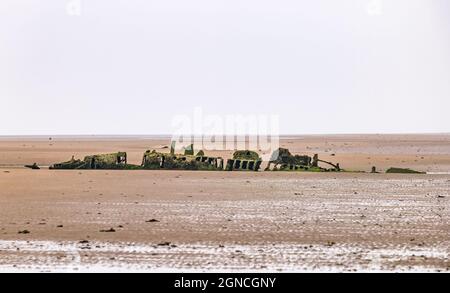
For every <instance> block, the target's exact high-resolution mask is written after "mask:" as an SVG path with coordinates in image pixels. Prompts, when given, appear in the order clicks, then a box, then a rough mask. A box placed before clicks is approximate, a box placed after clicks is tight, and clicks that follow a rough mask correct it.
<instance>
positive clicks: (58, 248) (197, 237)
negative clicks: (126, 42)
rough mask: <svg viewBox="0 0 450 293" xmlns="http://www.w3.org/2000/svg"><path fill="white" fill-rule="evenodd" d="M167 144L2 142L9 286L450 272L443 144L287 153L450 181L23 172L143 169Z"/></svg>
mask: <svg viewBox="0 0 450 293" xmlns="http://www.w3.org/2000/svg"><path fill="white" fill-rule="evenodd" d="M394 138H395V139H394ZM168 144H169V141H167V139H164V138H152V139H142V138H139V139H136V138H126V139H125V138H114V139H111V138H102V139H98V138H94V139H92V138H89V139H80V138H77V139H74V138H59V139H58V138H53V139H52V141H49V140H48V138H20V139H19V138H3V139H1V140H0V272H1V271H19V272H23V271H39V272H40V271H64V272H65V271H69V272H72V271H76V272H79V271H87V272H92V271H94V272H98V271H120V272H131V271H150V272H167V271H168V272H173V271H183V272H184V271H186V272H189V271H214V272H223V271H256V272H264V271H270V272H272V271H285V272H292V271H296V272H297V271H299V272H305V271H306V272H322V271H331V272H346V271H369V272H375V271H393V272H398V271H448V270H449V269H450V261H449V254H450V225H449V223H450V218H449V217H450V211H449V207H450V175H449V174H448V173H449V172H450V136H448V135H442V136H440V135H405V136H390V135H389V136H381V135H380V136H356V135H352V136H326V137H323V136H308V137H293V138H287V137H286V138H284V140H283V141H282V145H283V146H286V147H288V148H289V149H291V151H293V152H295V153H297V152H298V153H307V154H312V153H315V152H317V153H319V154H320V155H321V156H322V157H323V158H326V156H329V159H330V160H333V161H338V162H340V163H341V165H342V166H346V168H354V169H364V170H370V166H371V165H373V164H374V163H375V165H377V167H378V166H379V169H382V168H388V167H390V166H400V167H401V166H405V167H411V168H414V169H418V170H421V171H429V172H430V171H431V172H440V173H447V174H427V175H387V174H357V173H326V174H325V173H292V172H195V171H194V172H189V171H106V170H95V171H93V170H81V171H56V170H55V171H52V170H46V169H42V170H28V169H24V168H22V167H21V165H23V164H25V163H32V162H37V163H39V164H40V165H49V164H51V163H53V162H57V161H60V160H66V159H69V158H70V157H71V156H72V154H76V155H77V156H82V155H85V154H90V153H99V152H109V151H119V150H122V151H127V152H129V157H130V160H132V161H135V162H136V163H138V162H139V161H140V156H141V155H142V153H143V151H144V150H145V149H147V148H156V147H158V148H161V149H162V148H163V147H164V146H165V145H168ZM220 154H221V155H222V156H224V157H226V155H227V154H228V152H220ZM331 154H335V156H331ZM369 157H370V159H368V158H369ZM421 157H424V159H421ZM386 159H389V160H386ZM386 161H388V162H386ZM111 228H112V231H114V232H101V231H108V230H110V229H111ZM24 231H25V232H29V233H20V234H19V232H24Z"/></svg>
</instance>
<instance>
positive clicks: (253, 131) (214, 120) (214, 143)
mask: <svg viewBox="0 0 450 293" xmlns="http://www.w3.org/2000/svg"><path fill="white" fill-rule="evenodd" d="M279 136H280V135H279V117H278V115H273V114H267V115H265V114H248V115H244V114H233V115H215V114H206V113H204V111H203V109H202V108H201V107H196V108H194V110H193V112H192V114H190V115H187V114H183V115H176V116H174V117H173V119H172V141H175V142H176V146H177V150H181V149H182V147H183V146H186V145H189V144H194V148H195V149H197V150H200V149H202V150H205V151H233V150H253V151H257V152H259V153H260V154H261V156H262V159H263V160H265V161H266V160H269V159H270V156H271V154H272V153H273V151H275V150H276V149H278V147H279Z"/></svg>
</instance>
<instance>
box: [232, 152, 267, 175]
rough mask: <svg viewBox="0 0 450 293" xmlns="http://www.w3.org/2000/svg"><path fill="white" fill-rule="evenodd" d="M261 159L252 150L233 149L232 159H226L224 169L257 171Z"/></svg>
mask: <svg viewBox="0 0 450 293" xmlns="http://www.w3.org/2000/svg"><path fill="white" fill-rule="evenodd" d="M261 163H262V160H261V158H260V157H259V154H258V153H257V152H254V151H248V150H245V151H235V152H234V154H233V158H232V159H228V160H227V165H226V167H225V170H226V171H258V170H259V168H260V167H261Z"/></svg>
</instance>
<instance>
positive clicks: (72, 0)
mask: <svg viewBox="0 0 450 293" xmlns="http://www.w3.org/2000/svg"><path fill="white" fill-rule="evenodd" d="M66 13H67V15H70V16H80V15H81V13H82V3H81V0H67V2H66Z"/></svg>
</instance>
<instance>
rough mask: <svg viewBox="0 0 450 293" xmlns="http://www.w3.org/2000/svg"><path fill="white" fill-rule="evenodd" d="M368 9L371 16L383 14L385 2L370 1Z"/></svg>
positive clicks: (380, 0) (378, 0)
mask: <svg viewBox="0 0 450 293" xmlns="http://www.w3.org/2000/svg"><path fill="white" fill-rule="evenodd" d="M366 9H367V13H368V14H369V15H381V14H383V0H369V1H368V3H367V7H366Z"/></svg>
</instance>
